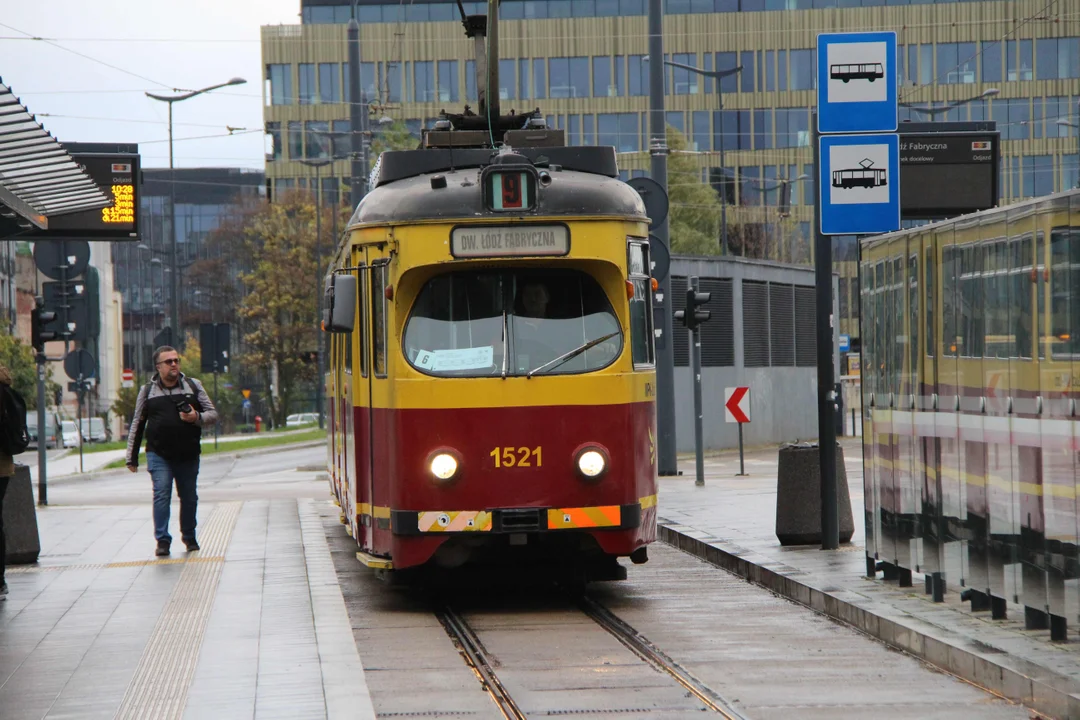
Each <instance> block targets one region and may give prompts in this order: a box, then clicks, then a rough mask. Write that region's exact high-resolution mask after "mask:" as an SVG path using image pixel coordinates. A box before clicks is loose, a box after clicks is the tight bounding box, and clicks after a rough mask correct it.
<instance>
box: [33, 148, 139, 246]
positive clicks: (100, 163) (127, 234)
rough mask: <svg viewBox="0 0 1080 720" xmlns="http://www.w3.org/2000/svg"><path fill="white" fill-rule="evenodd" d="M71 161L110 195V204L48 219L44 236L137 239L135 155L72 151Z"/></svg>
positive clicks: (136, 167) (137, 184)
mask: <svg viewBox="0 0 1080 720" xmlns="http://www.w3.org/2000/svg"><path fill="white" fill-rule="evenodd" d="M71 157H72V159H73V160H75V162H77V163H79V164H80V165H82V166H83V167H84V168H86V172H87V174H88V175H89V176H90V179H91V180H93V181H94V182H96V183H97V184H98V186H100V187H101V189H102V190H104V191H105V193H106V194H107V195H109V196H110V197H111V198H112V201H113V204H112V206H111V207H107V208H101V209H100V210H87V211H85V212H77V213H71V214H69V215H58V216H56V217H52V218H49V229H48V230H47V231H45V232H44V233H42V235H43V238H44V237H50V236H52V237H80V238H92V239H102V240H138V239H139V178H140V173H139V155H138V154H129V153H80V152H72V153H71Z"/></svg>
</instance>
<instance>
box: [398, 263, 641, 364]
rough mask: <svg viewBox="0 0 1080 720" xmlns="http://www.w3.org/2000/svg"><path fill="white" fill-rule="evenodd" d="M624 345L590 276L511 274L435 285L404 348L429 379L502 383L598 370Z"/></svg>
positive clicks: (440, 280) (419, 304) (414, 316)
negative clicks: (504, 377) (487, 379)
mask: <svg viewBox="0 0 1080 720" xmlns="http://www.w3.org/2000/svg"><path fill="white" fill-rule="evenodd" d="M605 337H606V339H604V338H605ZM601 339H603V340H602V342H599V343H597V344H595V345H592V346H591V347H588V349H585V350H582V351H581V352H579V353H578V354H576V355H574V356H573V357H570V358H566V357H565V356H566V355H568V354H572V353H573V352H574V351H575V350H579V349H581V348H582V347H583V346H586V345H589V344H590V343H593V342H594V341H596V340H601ZM622 342H623V341H622V332H621V330H620V328H619V322H618V320H617V319H616V317H615V313H614V311H613V310H612V308H611V303H609V302H608V299H607V296H606V295H604V291H603V290H602V289H601V288H600V285H599V284H597V282H596V280H594V279H593V278H592V277H590V276H589V275H586V274H585V273H583V272H579V271H577V270H507V271H481V272H454V273H447V274H445V275H439V276H438V277H434V278H432V279H431V280H429V281H428V283H427V284H426V285H425V286H424V288H423V290H421V291H420V295H419V297H418V298H417V299H416V304H415V305H414V306H413V309H412V313H411V314H410V316H409V321H408V324H407V325H406V326H405V337H404V341H403V344H404V350H405V357H406V358H407V359H408V361H409V363H410V364H411V365H412V366H413V367H415V368H416V369H418V370H420V371H421V372H424V373H427V374H429V375H439V376H449V377H493V376H494V377H498V376H502V375H504V374H505V375H527V374H529V373H531V372H535V373H537V374H538V375H549V374H550V375H558V374H573V373H584V372H591V371H594V370H599V369H601V368H603V367H606V366H607V365H609V364H611V363H612V362H613V361H614V360H615V358H616V357H618V356H619V353H620V352H621V351H622ZM560 359H562V361H560Z"/></svg>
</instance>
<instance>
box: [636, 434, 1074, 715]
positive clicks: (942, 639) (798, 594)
mask: <svg viewBox="0 0 1080 720" xmlns="http://www.w3.org/2000/svg"><path fill="white" fill-rule="evenodd" d="M841 444H842V445H843V446H844V456H845V464H846V468H847V477H848V486H849V489H850V494H851V506H852V516H853V518H854V524H855V534H854V536H853V537H852V539H851V542H850V543H846V544H842V545H841V546H840V548H839V549H837V550H822V549H821V548H820V546H819V545H813V546H794V547H792V546H789V547H783V546H781V545H780V542H779V540H777V538H776V534H775V530H776V525H775V522H776V497H777V466H778V458H779V452H778V449H777V448H770V449H767V450H756V451H753V452H747V453H746V455H745V470H746V473H747V476H746V477H738V476H737V473H738V472H739V455H738V451H735V452H730V453H728V452H725V453H721V454H718V455H713V456H709V457H706V459H705V486H704V487H698V486H696V485H695V482H694V481H695V469H694V468H695V465H694V458H693V456H689V457H680V458H679V470H680V471H681V472H682V474H681V475H679V476H676V477H662V478H660V496H659V500H658V503H657V508H658V520H659V524H660V529H659V537H660V539H661V540H663V541H666V542H668V543H671V544H672V545H675V546H676V547H679V548H682V549H683V550H686V551H688V552H690V553H692V554H694V555H697V556H698V557H700V558H702V559H704V560H707V561H709V562H711V563H713V564H715V565H718V566H720V567H724V568H726V569H729V570H731V571H733V572H735V573H737V574H739V575H742V576H743V577H746V578H747V579H749V580H752V581H754V582H757V583H760V584H762V585H764V586H766V587H768V588H769V589H771V590H773V591H774V592H776V593H777V594H779V595H781V596H783V597H787V598H789V599H790V600H793V601H795V602H798V603H801V604H803V605H807V606H809V607H812V608H813V609H815V610H817V611H819V612H822V613H824V614H826V615H828V616H830V617H833V618H835V619H837V620H839V621H842V622H845V623H847V624H849V625H852V626H854V627H855V628H857V629H859V630H861V631H863V632H865V633H867V634H868V635H871V636H873V637H876V638H878V639H879V640H882V641H884V642H885V643H887V644H889V645H891V646H893V647H895V648H897V649H900V650H903V651H905V652H908V653H910V654H912V655H914V656H916V657H919V658H921V659H923V660H925V661H927V662H929V663H930V664H932V665H934V666H936V667H938V668H940V669H942V670H944V671H946V672H949V673H952V674H954V675H956V676H958V677H960V678H962V679H964V680H967V681H968V682H971V683H973V684H976V685H978V686H981V687H983V688H985V689H987V690H989V691H990V692H992V693H994V694H997V695H1000V696H1003V697H1006V698H1009V699H1010V700H1013V701H1015V702H1020V703H1023V704H1024V705H1025V706H1027V707H1029V708H1033V709H1035V710H1037V711H1039V712H1041V713H1045V714H1046V715H1047V716H1049V717H1053V718H1080V641H1077V640H1076V639H1075V637H1074V638H1073V639H1072V641H1071V642H1069V643H1056V642H1051V641H1050V631H1049V630H1025V629H1024V622H1023V616H1024V613H1023V606H1022V605H1012V604H1010V605H1009V608H1008V615H1009V619H1008V620H992V619H991V618H990V612H989V611H987V612H972V611H971V610H970V609H969V608H968V605H966V604H965V603H963V602H961V600H960V593H959V589H958V588H955V587H949V588H948V589H947V592H946V594H945V601H944V602H941V603H935V602H933V601H932V598H931V597H930V596H929V595H926V594H924V593H923V588H924V578H923V576H922V575H920V574H919V573H913V575H914V586H913V587H907V588H902V587H899V586H898V584H897V582H896V581H885V580H882V579H881V576H880V574H879V575H878V577H877V578H876V579H871V578H868V577H866V561H865V557H866V553H865V546H864V538H865V533H864V530H863V519H864V514H863V468H862V450H861V448H862V446H861V439H860V438H843V439H842V440H841ZM1074 635H1075V633H1074Z"/></svg>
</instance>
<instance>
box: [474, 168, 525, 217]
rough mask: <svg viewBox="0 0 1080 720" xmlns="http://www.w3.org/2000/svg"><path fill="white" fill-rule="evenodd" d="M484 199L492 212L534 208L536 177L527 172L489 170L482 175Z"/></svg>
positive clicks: (522, 210)
mask: <svg viewBox="0 0 1080 720" xmlns="http://www.w3.org/2000/svg"><path fill="white" fill-rule="evenodd" d="M483 181H484V199H485V201H486V203H485V204H486V205H487V206H488V209H490V210H492V211H494V212H525V211H528V210H534V209H535V208H536V175H535V173H533V172H530V171H528V170H520V169H516V168H515V169H512V170H511V169H506V170H490V171H488V172H486V173H485V174H484V180H483Z"/></svg>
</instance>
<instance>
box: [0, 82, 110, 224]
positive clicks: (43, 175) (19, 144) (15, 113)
mask: <svg viewBox="0 0 1080 720" xmlns="http://www.w3.org/2000/svg"><path fill="white" fill-rule="evenodd" d="M112 202H113V201H112V198H111V197H110V196H109V195H107V194H106V193H105V191H104V190H102V189H101V188H100V187H99V186H98V184H97V183H95V182H94V181H93V180H92V179H91V178H90V176H89V175H88V174H87V173H86V170H85V169H83V167H82V166H81V165H79V164H78V163H76V162H75V160H73V159H72V157H71V156H70V155H69V154H68V152H67V150H65V149H64V148H63V147H62V146H61V145H60V143H59V142H58V141H57V140H56V138H54V137H53V136H52V135H51V134H49V132H48V131H46V130H45V128H43V127H42V126H41V123H39V122H38V121H37V119H36V118H35V117H34V116H33V115H31V114H30V111H29V110H27V109H26V108H25V107H24V106H23V104H22V103H21V102H20V101H19V99H18V98H17V97H15V95H14V93H12V91H11V87H10V86H8V85H7V84H6V83H4V81H3V79H2V78H0V216H2V218H6V219H8V220H14V221H15V222H16V223H17V224H18V225H19V226H21V227H24V228H30V227H37V228H39V229H41V230H47V229H48V227H49V218H50V217H53V216H56V215H65V214H67V213H73V212H81V211H84V210H96V209H98V208H104V207H109V206H110V205H112Z"/></svg>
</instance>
